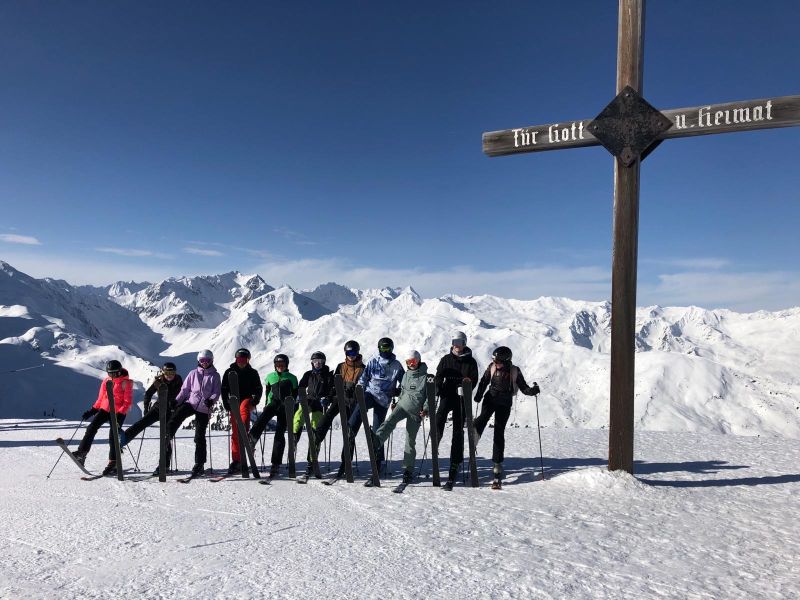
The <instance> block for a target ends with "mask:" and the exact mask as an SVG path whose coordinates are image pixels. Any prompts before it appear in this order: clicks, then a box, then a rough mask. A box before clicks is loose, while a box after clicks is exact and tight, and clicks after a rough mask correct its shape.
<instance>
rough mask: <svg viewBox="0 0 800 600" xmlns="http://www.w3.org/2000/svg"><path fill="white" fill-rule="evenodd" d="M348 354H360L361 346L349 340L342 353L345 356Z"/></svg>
mask: <svg viewBox="0 0 800 600" xmlns="http://www.w3.org/2000/svg"><path fill="white" fill-rule="evenodd" d="M348 352H355V353H356V354H358V353H359V352H361V346H359V345H358V342H357V341H355V340H350V341H349V342H347V343H346V344H345V345H344V353H345V354H347V353H348Z"/></svg>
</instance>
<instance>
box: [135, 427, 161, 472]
mask: <svg viewBox="0 0 800 600" xmlns="http://www.w3.org/2000/svg"><path fill="white" fill-rule="evenodd" d="M146 433H147V427H145V428H144V430H142V437H140V438H139V451H138V452H137V453H136V458H135V459H133V463H134V464H135V465H136V470H137V471H138V470H139V457H140V456H141V455H142V444H144V436H145V434H146ZM159 435H161V432H159Z"/></svg>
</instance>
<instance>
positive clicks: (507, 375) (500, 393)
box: [475, 365, 534, 406]
mask: <svg viewBox="0 0 800 600" xmlns="http://www.w3.org/2000/svg"><path fill="white" fill-rule="evenodd" d="M493 370H494V374H492V371H493ZM513 370H514V371H516V373H517V380H516V381H511V372H512V369H511V366H509V367H506V368H503V369H492V366H491V365H489V367H487V369H486V371H485V372H484V374H483V377H481V382H480V383H479V384H478V391H477V392H476V393H475V401H476V402H480V401H481V396H482V395H483V392H484V390H486V388H487V387H488V388H489V389H488V391H486V396H485V397H484V398H483V399H484V400H486V401H487V402H492V403H494V404H497V405H499V406H511V404H512V403H513V400H514V393H515V390H514V388H515V387H516V388H518V389H519V391H521V392H522V393H523V394H525V395H526V396H533V394H534V388H532V387H530V386H529V385H528V384H527V383H525V378H524V377H523V376H522V371H520V370H519V368H518V367H514V369H513Z"/></svg>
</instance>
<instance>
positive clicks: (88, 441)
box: [78, 409, 126, 460]
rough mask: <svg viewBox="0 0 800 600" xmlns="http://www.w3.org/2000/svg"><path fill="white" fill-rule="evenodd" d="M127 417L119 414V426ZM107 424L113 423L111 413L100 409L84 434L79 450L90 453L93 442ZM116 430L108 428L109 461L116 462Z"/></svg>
mask: <svg viewBox="0 0 800 600" xmlns="http://www.w3.org/2000/svg"><path fill="white" fill-rule="evenodd" d="M125 417H126V415H123V414H122V413H117V425H118V426H121V425H122V424H123V423H124V422H125ZM106 423H111V413H109V412H106V411H104V410H103V409H100V410H99V411H98V412H97V414H96V415H95V416H94V419H92V422H91V423H89V426H88V427H87V428H86V433H84V434H83V439H82V440H81V443H80V445H79V446H78V450H79V451H82V452H89V450H90V449H91V448H92V442H93V441H94V436H96V435H97V431H98V430H99V429H100V428H101V427H102V426H103V425H105V424H106ZM113 436H114V429H112V428H111V427H109V428H108V460H115V459H116V456H115V455H114V437H113Z"/></svg>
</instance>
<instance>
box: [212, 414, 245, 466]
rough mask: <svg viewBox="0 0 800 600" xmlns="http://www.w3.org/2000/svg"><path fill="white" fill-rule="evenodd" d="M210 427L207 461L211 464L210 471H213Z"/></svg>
mask: <svg viewBox="0 0 800 600" xmlns="http://www.w3.org/2000/svg"><path fill="white" fill-rule="evenodd" d="M211 429H212V426H211V425H209V426H208V463H209V464H210V465H211V471H212V472H213V471H214V454H213V453H212V452H211ZM242 450H244V448H242Z"/></svg>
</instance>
